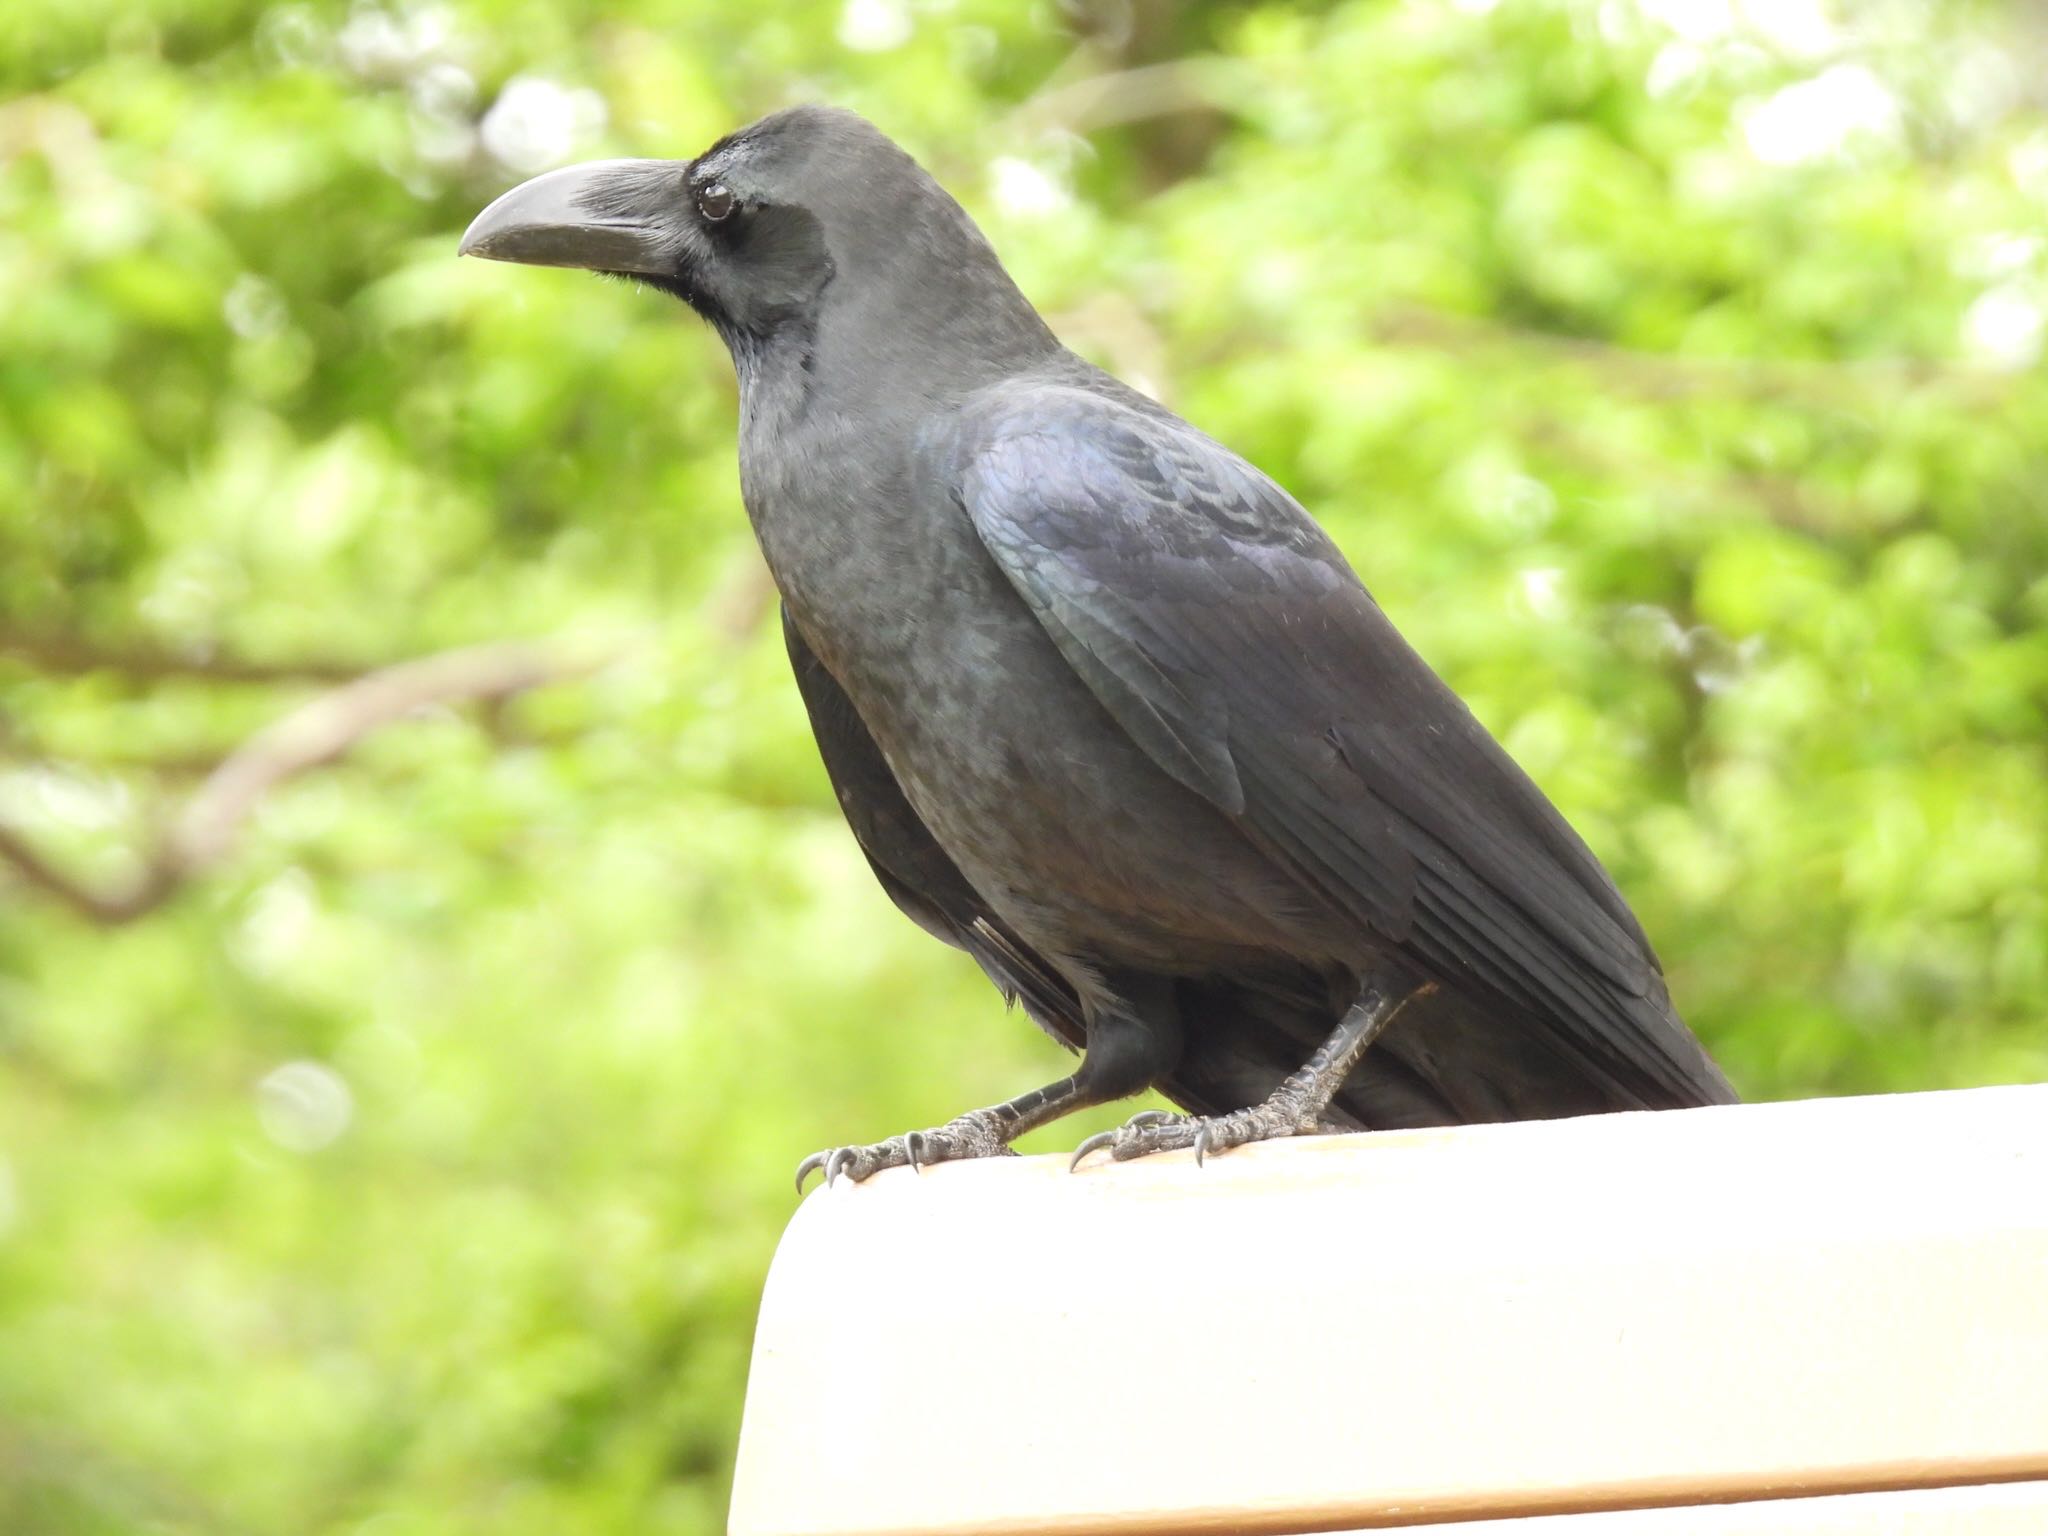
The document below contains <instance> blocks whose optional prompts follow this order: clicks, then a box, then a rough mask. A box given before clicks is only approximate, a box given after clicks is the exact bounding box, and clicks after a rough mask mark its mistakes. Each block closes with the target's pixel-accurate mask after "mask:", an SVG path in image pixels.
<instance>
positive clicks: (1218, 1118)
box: [1072, 982, 1436, 1168]
mask: <svg viewBox="0 0 2048 1536" xmlns="http://www.w3.org/2000/svg"><path fill="white" fill-rule="evenodd" d="M1435 990H1436V984H1435V983H1434V982H1427V983H1425V984H1423V985H1422V986H1420V987H1417V988H1416V989H1415V990H1413V991H1412V992H1406V993H1400V994H1395V993H1390V992H1386V991H1383V990H1381V989H1380V988H1378V987H1368V988H1366V990H1365V991H1364V992H1363V993H1362V994H1361V995H1360V996H1359V999H1358V1001H1357V1002H1356V1003H1354V1004H1352V1005H1351V1008H1350V1009H1349V1011H1347V1012H1346V1013H1345V1015H1344V1017H1343V1018H1342V1019H1340V1020H1339V1021H1338V1023H1337V1027H1336V1029H1334V1030H1333V1031H1331V1033H1330V1038H1329V1039H1327V1040H1325V1041H1324V1042H1323V1043H1322V1044H1321V1045H1320V1046H1318V1047H1317V1048H1316V1053H1315V1055H1313V1056H1311V1057H1309V1059H1308V1061H1307V1062H1306V1063H1305V1064H1304V1065H1303V1066H1302V1068H1301V1070H1300V1071H1298V1072H1296V1073H1294V1075H1293V1076H1291V1077H1289V1078H1288V1079H1287V1080H1286V1081H1285V1082H1283V1083H1282V1084H1281V1085H1280V1086H1279V1087H1278V1088H1276V1089H1274V1090H1273V1092H1272V1093H1271V1094H1269V1095H1268V1096H1267V1097H1266V1099H1265V1101H1264V1102H1263V1103H1259V1104H1254V1105H1252V1106H1251V1107H1250V1108H1248V1109H1240V1110H1235V1111H1233V1112H1232V1113H1230V1114H1227V1115H1211V1116H1203V1115H1169V1114H1167V1113H1166V1112H1165V1111H1164V1110H1157V1109H1148V1110H1144V1111H1141V1112H1140V1113H1138V1114H1135V1115H1133V1116H1131V1118H1130V1119H1129V1120H1127V1121H1125V1122H1124V1123H1123V1124H1122V1125H1120V1126H1118V1127H1117V1128H1116V1129H1115V1130H1113V1131H1104V1132H1102V1133H1101V1134H1100V1135H1097V1136H1090V1137H1089V1138H1088V1139H1087V1140H1086V1141H1084V1142H1082V1143H1081V1145H1080V1147H1079V1148H1077V1149H1076V1150H1075V1153H1074V1161H1073V1164H1072V1166H1074V1167H1076V1168H1078V1167H1080V1166H1081V1159H1082V1158H1084V1157H1086V1156H1087V1155H1088V1154H1089V1153H1090V1152H1094V1151H1097V1150H1099V1149H1101V1148H1103V1147H1107V1148H1108V1149H1109V1155H1110V1156H1111V1157H1113V1158H1115V1159H1116V1160H1117V1161H1118V1162H1126V1161H1128V1160H1129V1159H1131V1158H1134V1157H1144V1156H1146V1155H1147V1154H1148V1153H1152V1152H1166V1151H1171V1150H1172V1149H1174V1148H1176V1147H1193V1148H1194V1149H1195V1162H1196V1163H1197V1164H1198V1165H1199V1164H1200V1163H1201V1161H1202V1159H1203V1157H1204V1156H1205V1155H1207V1154H1208V1153H1211V1152H1221V1151H1223V1150H1224V1149H1225V1148H1227V1147H1241V1146H1243V1145H1244V1144H1245V1143H1246V1142H1248V1141H1271V1140H1273V1139H1274V1138H1275V1137H1280V1136H1312V1135H1315V1134H1316V1133H1317V1132H1319V1131H1322V1130H1324V1129H1325V1128H1326V1121H1325V1119H1324V1115H1323V1111H1324V1110H1325V1109H1327V1108H1328V1107H1329V1103H1330V1100H1331V1099H1332V1098H1333V1097H1334V1096H1335V1095H1336V1092H1337V1090H1338V1089H1339V1088H1341V1087H1343V1086H1344V1079H1345V1078H1346V1077H1347V1076H1349V1075H1350V1072H1351V1069H1352V1068H1353V1067H1354V1066H1356V1065H1357V1064H1358V1058H1359V1057H1361V1056H1363V1055H1364V1054H1365V1049H1366V1047H1367V1046H1369V1045H1371V1044H1372V1043H1373V1041H1375V1040H1377V1039H1378V1038H1379V1037H1380V1035H1381V1033H1382V1032H1383V1031H1384V1030H1385V1029H1386V1027H1387V1026H1388V1025H1389V1024H1391V1023H1393V1022H1394V1016H1395V1015H1396V1014H1398V1013H1399V1012H1400V1011H1401V1010H1402V1009H1403V1008H1404V1007H1406V1006H1407V1005H1408V1004H1409V1003H1410V1002H1411V1001H1413V1000H1414V999H1415V998H1418V997H1423V996H1426V995H1427V994H1429V993H1430V992H1433V991H1435Z"/></svg>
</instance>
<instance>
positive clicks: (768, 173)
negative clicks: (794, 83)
mask: <svg viewBox="0 0 2048 1536" xmlns="http://www.w3.org/2000/svg"><path fill="white" fill-rule="evenodd" d="M461 249H462V253H463V254H464V255H470V256H485V257H489V258H491V259H492V260H495V261H519V262H528V263H531V264H534V265H538V266H554V267H584V268H588V269H589V270H591V271H596V272H607V273H614V274H630V275H632V276H634V277H638V278H640V279H642V280H644V281H646V282H648V283H650V284H652V285H653V286H655V287H657V288H661V289H664V290H666V291H668V292H670V293H673V294H675V295H676V296H678V297H679V298H682V299H684V300H686V301H687V302H688V303H689V304H690V306H691V307H692V308H694V309H696V310H697V311H698V312H699V313H700V314H702V315H703V316H704V317H705V318H706V319H707V320H709V321H710V322H711V323H712V324H713V325H715V326H716V327H717V328H718V329H719V331H720V332H722V333H723V334H724V335H725V338H726V340H727V341H728V342H729V343H732V344H733V346H734V350H735V352H736V353H737V352H740V351H742V350H743V349H747V348H748V347H750V345H751V344H753V343H758V342H760V341H762V340H765V339H768V338H771V337H773V336H774V335H776V334H777V333H779V332H782V331H786V330H789V329H791V328H794V327H802V328H805V329H809V328H811V327H813V326H815V325H816V323H817V320H818V316H819V313H820V311H821V309H822V308H823V307H824V306H825V304H826V302H827V299H826V295H827V293H828V291H829V292H830V293H831V295H832V297H833V299H834V300H837V299H840V298H842V297H853V296H857V297H858V298H859V299H860V300H861V304H860V307H861V308H863V309H866V310H870V311H873V312H877V313H884V314H886V313H889V312H892V311H893V312H897V313H899V314H902V315H905V316H906V317H908V316H915V315H922V316H929V315H930V313H931V311H932V310H933V309H934V307H936V308H938V309H939V310H942V311H943V310H947V309H958V308H962V307H965V308H970V309H975V310H980V311H982V312H983V313H984V315H986V314H987V313H988V312H989V311H994V312H998V313H1001V312H1009V313H1010V314H1011V316H1012V318H1013V319H1015V318H1019V317H1018V316H1017V315H1016V311H1017V309H1018V307H1019V306H1021V307H1022V310H1023V313H1024V314H1029V313H1030V311H1029V306H1028V305H1025V304H1024V301H1023V299H1022V296H1021V295H1019V294H1018V293H1017V291H1016V289H1015V287H1014V286H1013V285H1012V284H1011V283H1010V281H1009V279H1008V277H1007V276H1006V275H1005V274H1004V272H1003V270H1002V267H1001V265H1000V264H999V263H998V262H997V260H996V257H995V253H994V252H993V251H992V250H990V248H989V245H988V242H987V241H986V240H985V239H984V238H983V237H982V235H981V232H980V231H979V230H978V229H976V228H975V227H974V223H973V221H972V220H970V219H969V218H968V217H967V215H966V213H965V212H963V211H962V209H961V208H960V205H959V204H958V203H956V202H954V201H953V199H952V198H951V197H950V196H948V195H947V193H946V192H945V190H944V189H943V188H942V187H940V186H939V184H938V183H937V182H936V181H934V180H933V179H932V178H931V177H930V176H929V175H927V174H926V173H925V171H924V170H923V169H922V168H921V167H920V166H919V165H918V164H917V162H916V161H914V160H912V159H911V158H910V156H909V155H907V154H905V153H904V152H903V151H902V150H901V149H898V148H897V147H896V146H895V145H894V144H893V143H891V142H890V141H889V140H888V139H887V138H885V137H884V136H883V135H882V134H881V133H880V132H879V131H878V130H877V129H876V128H875V127H874V126H873V125H872V124H870V123H868V122H867V121H866V120H865V119H863V118H860V117H857V116H855V115H854V114H853V113H851V112H845V111H840V110H838V109H835V108H830V107H794V108H791V109H790V110H788V111H784V112H777V113H775V114H773V115H772V116H769V117H764V118H762V119H761V120H760V121H759V122H757V123H754V124H752V125H751V126H749V127H747V128H743V129H741V130H740V131H739V132H737V133H734V134H730V135H728V136H727V137H726V138H723V139H721V140H719V141H718V143H716V144H714V145H712V146H711V148H710V149H708V150H706V151H705V152H704V153H703V154H701V155H699V156H698V157H697V158H696V159H694V160H599V161H593V162H591V163H589V164H585V165H572V166H568V167H566V168H564V169H562V170H559V171H550V172H548V173H547V174H546V175H544V176H538V177H535V178H534V179H533V180H532V181H529V182H527V183H525V184H524V185H522V186H518V187H514V188H513V189H512V190H511V191H510V192H507V193H506V194H505V195H504V196H503V197H500V198H499V199H498V200H497V201H496V202H494V203H492V204H491V205H490V207H488V208H486V209H485V210H484V211H483V212H482V213H480V214H479V215H477V218H476V222H475V223H473V224H471V225H470V226H469V230H468V232H467V233H465V234H464V235H463V237H462V247H461ZM913 323H915V322H913ZM1031 324H1032V325H1033V326H1034V327H1035V326H1036V324H1037V322H1036V317H1035V316H1032V317H1031Z"/></svg>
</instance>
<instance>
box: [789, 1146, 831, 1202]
mask: <svg viewBox="0 0 2048 1536" xmlns="http://www.w3.org/2000/svg"><path fill="white" fill-rule="evenodd" d="M825 1157H826V1154H825V1153H823V1152H813V1153H812V1154H811V1155H810V1156H809V1157H807V1158H805V1159H804V1160H803V1161H802V1162H800V1163H798V1164H797V1165H796V1192H797V1193H798V1194H802V1193H803V1192H804V1180H805V1179H808V1178H809V1177H810V1176H811V1175H812V1174H814V1173H816V1172H817V1171H818V1170H819V1169H820V1168H822V1167H824V1166H825Z"/></svg>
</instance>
